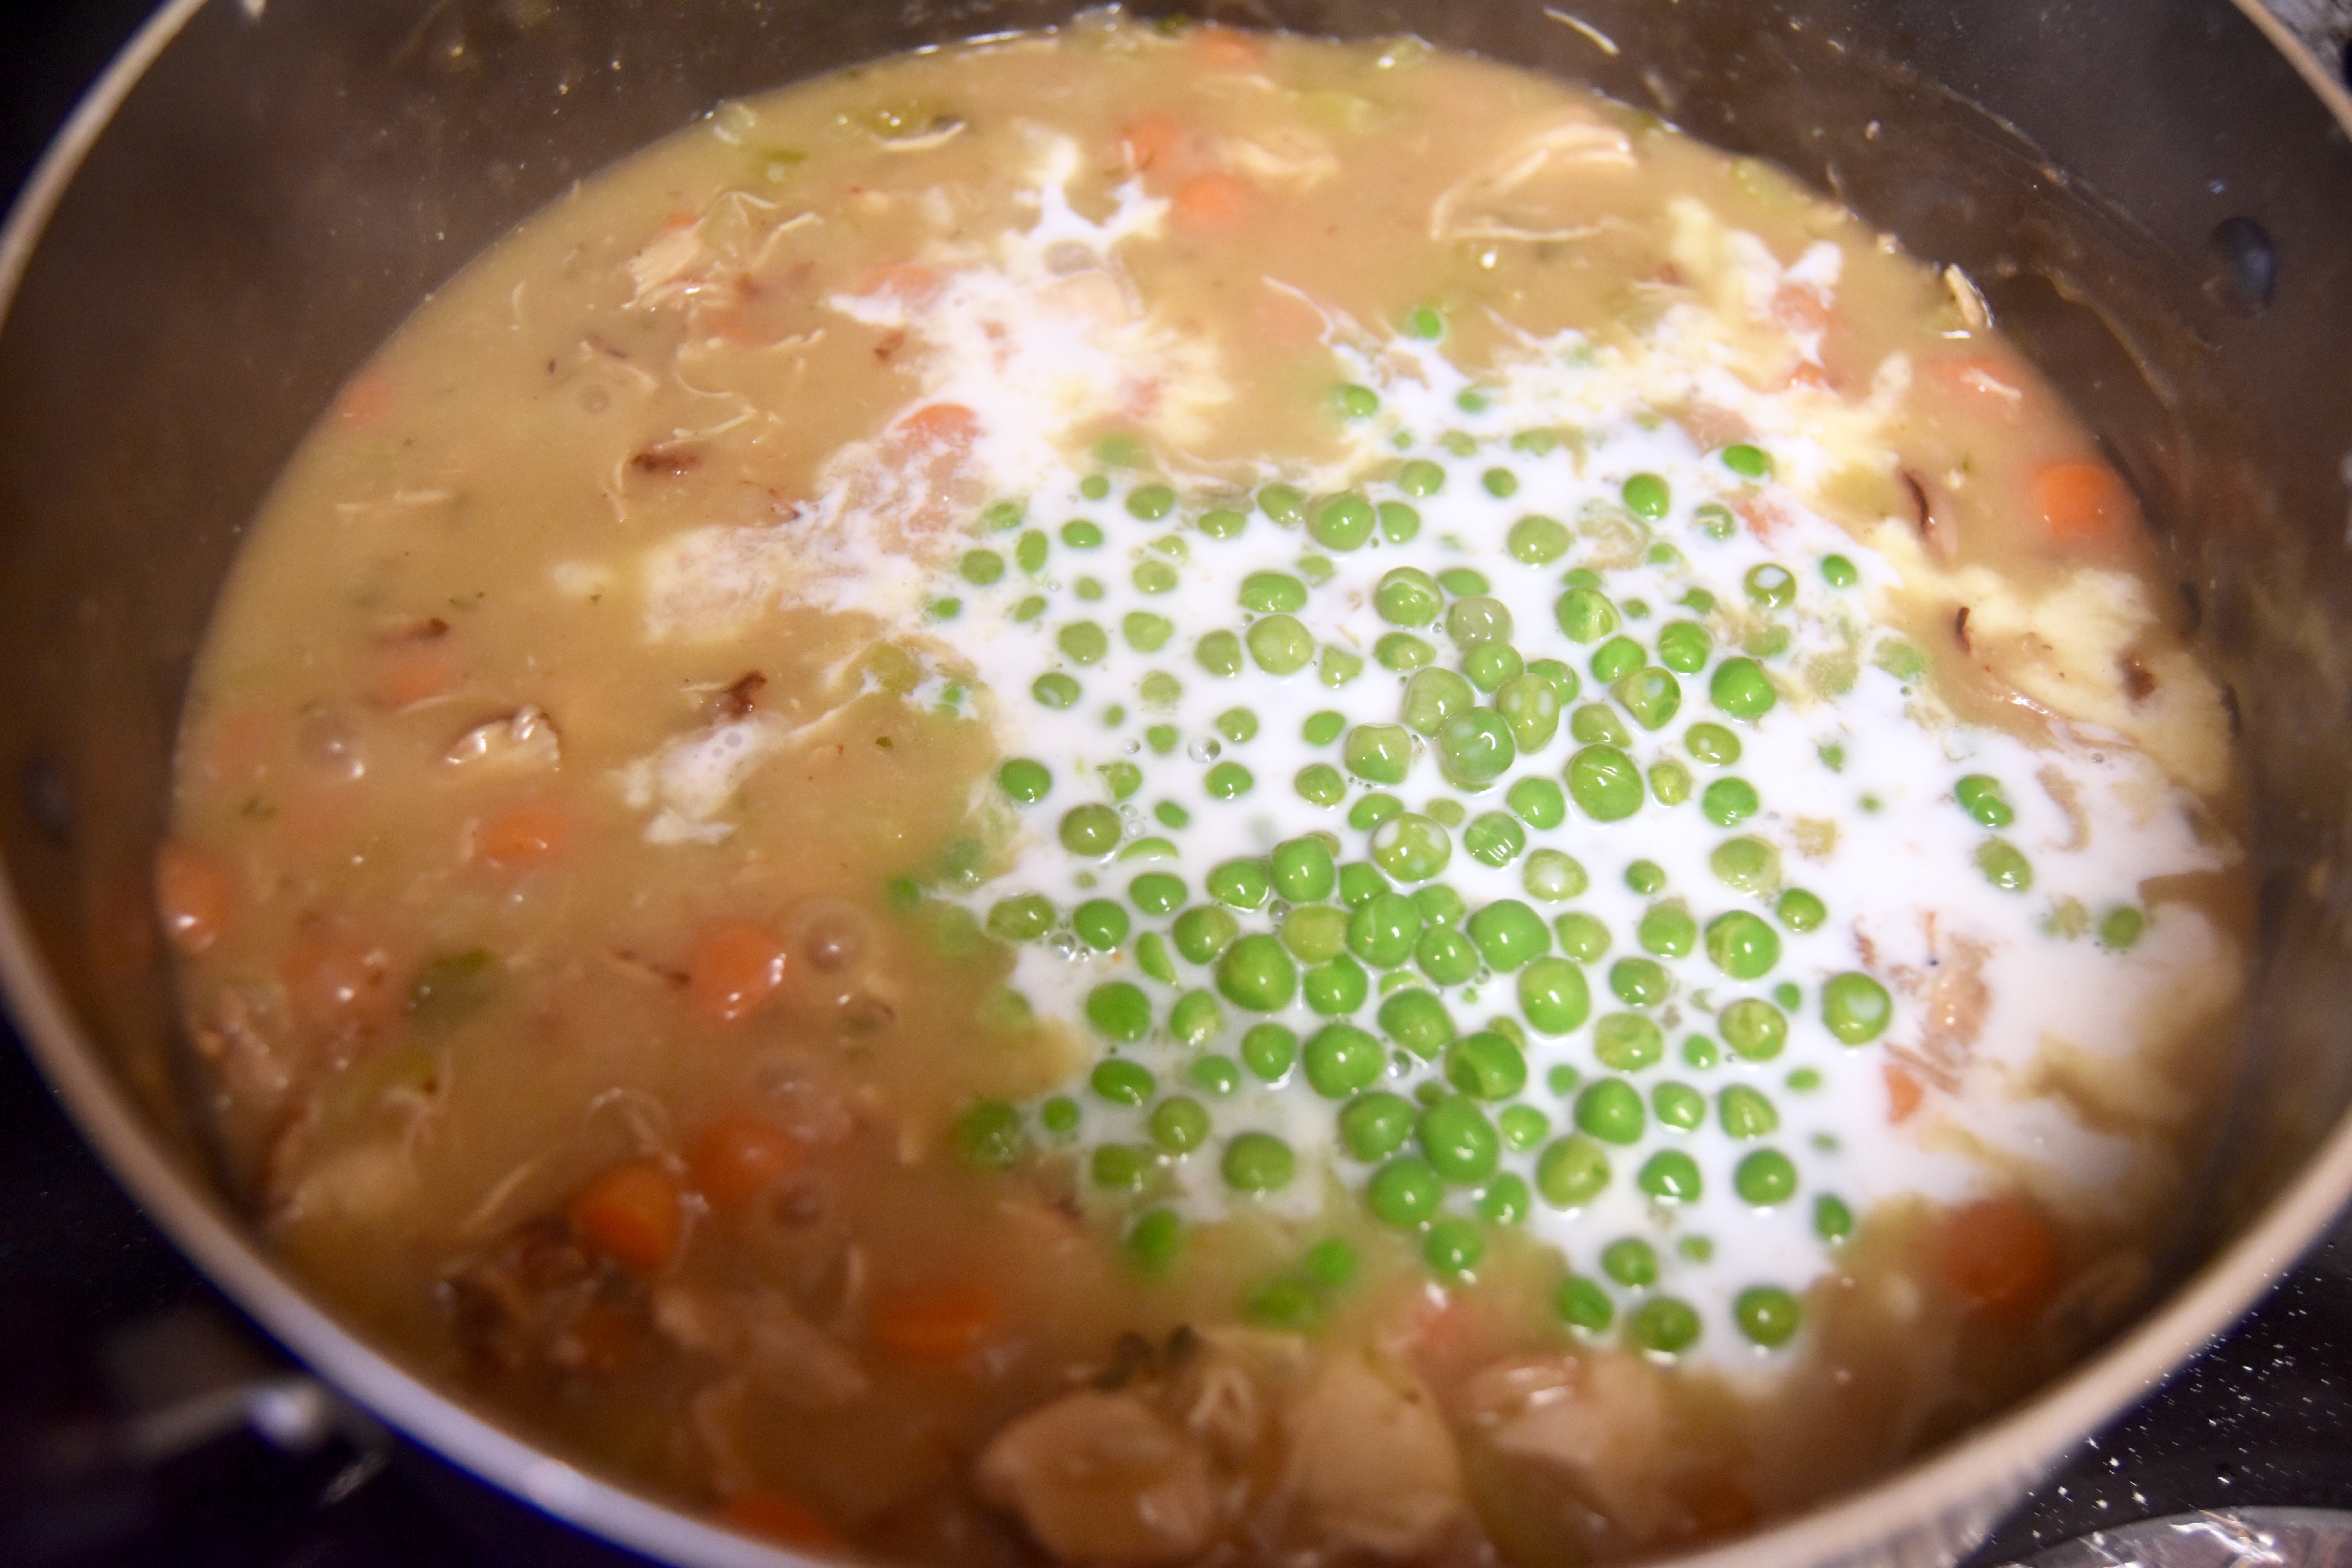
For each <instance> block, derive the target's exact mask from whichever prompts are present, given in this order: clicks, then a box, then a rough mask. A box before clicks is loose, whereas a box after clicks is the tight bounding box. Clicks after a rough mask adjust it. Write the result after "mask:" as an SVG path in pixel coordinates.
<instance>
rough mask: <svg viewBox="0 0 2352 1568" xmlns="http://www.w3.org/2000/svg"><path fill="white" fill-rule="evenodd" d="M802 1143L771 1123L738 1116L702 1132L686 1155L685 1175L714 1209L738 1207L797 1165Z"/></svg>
mask: <svg viewBox="0 0 2352 1568" xmlns="http://www.w3.org/2000/svg"><path fill="white" fill-rule="evenodd" d="M802 1153H803V1151H802V1148H801V1144H800V1140H798V1139H797V1138H794V1137H793V1135H792V1134H791V1133H789V1132H787V1131H784V1130H783V1129H782V1128H781V1127H779V1126H777V1125H776V1124H775V1123H774V1122H772V1121H764V1120H762V1119H761V1118H760V1117H757V1116H750V1115H745V1114H742V1113H740V1112H739V1113H737V1114H734V1115H730V1116H722V1117H720V1118H719V1120H718V1121H714V1122H712V1123H711V1124H710V1125H709V1126H708V1127H706V1128H704V1129H703V1130H702V1136H700V1137H699V1138H697V1139H696V1140H695V1141H694V1147H693V1148H691V1149H690V1150H688V1152H687V1156H686V1169H687V1175H688V1179H690V1180H691V1181H692V1182H693V1184H694V1190H695V1191H696V1192H698V1193H700V1194H702V1198H703V1201H704V1202H705V1203H707V1204H709V1205H710V1206H711V1207H712V1208H713V1209H719V1210H725V1209H731V1208H740V1207H741V1206H742V1205H745V1204H747V1203H749V1202H751V1200H752V1199H753V1198H756V1197H758V1196H759V1195H760V1194H761V1193H764V1192H766V1191H767V1190H768V1189H769V1188H771V1187H772V1186H774V1185H775V1184H776V1183H777V1182H778V1181H780V1180H781V1179H782V1178H783V1177H784V1176H786V1175H788V1174H790V1173H792V1172H793V1170H794V1169H795V1168H796V1167H797V1166H798V1165H799V1164H800V1163H801V1157H802Z"/></svg>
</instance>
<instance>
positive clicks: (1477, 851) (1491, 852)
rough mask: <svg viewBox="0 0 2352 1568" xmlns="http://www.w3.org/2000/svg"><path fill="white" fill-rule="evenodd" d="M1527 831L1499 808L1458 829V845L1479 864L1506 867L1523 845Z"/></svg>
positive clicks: (1524, 844)
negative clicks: (1459, 832)
mask: <svg viewBox="0 0 2352 1568" xmlns="http://www.w3.org/2000/svg"><path fill="white" fill-rule="evenodd" d="M1527 843H1528V830H1527V829H1526V828H1524V827H1521V826H1519V825H1518V823H1517V820H1516V819H1514V818H1512V817H1508V816H1504V815H1503V814H1502V813H1501V812H1499V811H1490V812H1487V813H1486V814H1485V815H1484V816H1480V817H1478V818H1477V819H1476V820H1475V821H1474V822H1472V823H1471V824H1470V826H1468V827H1466V828H1465V829H1463V831H1462V847H1463V849H1464V850H1465V852H1467V853H1468V855H1469V857H1470V858H1472V859H1473V860H1475V861H1477V862H1479V863H1480V864H1481V865H1486V866H1507V865H1509V864H1510V863H1511V862H1512V861H1513V860H1515V859H1517V858H1518V854H1519V851H1520V850H1522V849H1524V848H1526V847H1527Z"/></svg>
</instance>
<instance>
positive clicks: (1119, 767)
mask: <svg viewBox="0 0 2352 1568" xmlns="http://www.w3.org/2000/svg"><path fill="white" fill-rule="evenodd" d="M1096 771H1097V773H1101V774H1102V776H1103V784H1104V786H1105V787H1106V788H1108V790H1109V791H1110V797H1111V799H1113V800H1125V799H1126V798H1127V797H1128V796H1129V795H1133V794H1134V793H1135V792H1136V791H1137V790H1139V789H1141V788H1142V787H1143V770H1142V769H1140V768H1139V767H1137V766H1136V765H1135V764H1134V763H1104V764H1103V765H1102V766H1101V767H1100V768H1097V770H1096Z"/></svg>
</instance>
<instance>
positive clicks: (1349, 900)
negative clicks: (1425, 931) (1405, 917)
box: [1339, 860, 1419, 917]
mask: <svg viewBox="0 0 2352 1568" xmlns="http://www.w3.org/2000/svg"><path fill="white" fill-rule="evenodd" d="M1391 891H1393V889H1391V888H1390V886H1389V879H1387V878H1386V877H1383V876H1381V868H1379V867H1378V866H1375V865H1373V864H1372V863H1371V862H1370V861H1369V860H1350V861H1349V862H1348V864H1346V865H1345V866H1342V867H1340V868H1339V901H1340V902H1341V903H1343V904H1345V905H1347V906H1348V908H1349V909H1351V910H1360V909H1362V908H1363V907H1364V906H1365V905H1366V904H1369V903H1370V902H1371V901H1372V900H1374V899H1377V898H1379V897H1380V896H1381V894H1382V893H1386V892H1391ZM1418 913H1419V911H1418V910H1416V911H1415V914H1416V917H1417V916H1418Z"/></svg>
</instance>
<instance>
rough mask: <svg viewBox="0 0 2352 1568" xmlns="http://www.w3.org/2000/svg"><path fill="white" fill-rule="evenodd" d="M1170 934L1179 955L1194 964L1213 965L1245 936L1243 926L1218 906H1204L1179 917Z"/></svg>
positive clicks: (1185, 912)
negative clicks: (1222, 953) (1242, 931)
mask: <svg viewBox="0 0 2352 1568" xmlns="http://www.w3.org/2000/svg"><path fill="white" fill-rule="evenodd" d="M1170 934H1171V936H1173V937H1174V938H1175V939H1176V951H1177V952H1181V953H1182V954H1183V955H1184V956H1185V957H1186V958H1187V959H1189V960H1191V961H1192V963H1212V962H1213V961H1214V960H1215V958H1216V956H1217V954H1219V953H1221V952H1224V951H1225V949H1226V948H1227V947H1229V946H1231V945H1232V944H1233V941H1234V938H1235V937H1237V936H1239V935H1240V934H1241V922H1239V921H1236V920H1234V917H1233V916H1232V915H1230V914H1228V913H1227V912H1226V911H1224V910H1221V909H1219V908H1217V906H1216V905H1214V904H1202V905H1199V906H1198V907H1196V908H1193V909H1189V910H1185V911H1184V912H1183V913H1182V914H1181V915H1178V916H1177V917H1176V923H1175V925H1174V926H1173V927H1171V930H1170Z"/></svg>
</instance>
